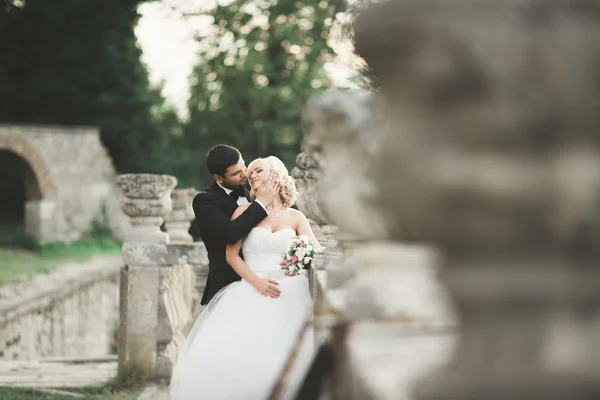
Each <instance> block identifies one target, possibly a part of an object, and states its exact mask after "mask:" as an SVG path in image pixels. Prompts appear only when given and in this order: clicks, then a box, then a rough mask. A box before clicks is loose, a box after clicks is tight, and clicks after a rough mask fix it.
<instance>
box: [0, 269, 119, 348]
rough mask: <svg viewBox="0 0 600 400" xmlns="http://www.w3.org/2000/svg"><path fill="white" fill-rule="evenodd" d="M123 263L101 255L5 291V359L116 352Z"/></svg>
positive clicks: (0, 340)
mask: <svg viewBox="0 0 600 400" xmlns="http://www.w3.org/2000/svg"><path fill="white" fill-rule="evenodd" d="M118 282H119V260H118V259H115V258H108V257H97V258H94V259H93V260H91V261H90V262H88V263H86V264H85V265H81V264H72V265H67V266H64V267H61V268H60V269H58V270H56V271H52V272H51V273H49V274H44V275H38V276H36V277H34V278H33V279H32V280H31V281H29V282H26V283H21V284H15V285H11V284H7V285H4V286H3V287H2V288H1V290H0V360H37V359H41V358H64V357H71V358H72V357H78V358H93V357H103V356H107V355H109V354H111V351H112V350H113V349H114V347H113V346H115V345H116V344H117V343H115V342H114V340H115V339H116V337H115V333H116V332H115V331H116V328H117V324H118V320H119V307H118V303H119V283H118Z"/></svg>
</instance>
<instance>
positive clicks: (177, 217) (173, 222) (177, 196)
mask: <svg viewBox="0 0 600 400" xmlns="http://www.w3.org/2000/svg"><path fill="white" fill-rule="evenodd" d="M197 193H198V192H197V191H196V189H194V188H187V189H174V190H173V191H172V192H171V200H172V201H173V210H172V211H171V212H170V213H168V214H167V215H165V217H164V219H165V228H166V230H167V233H168V234H169V240H170V241H171V242H193V241H194V239H193V238H192V235H190V234H189V232H188V231H189V229H190V226H191V223H192V221H193V220H194V218H195V216H194V210H193V209H192V200H193V199H194V196H196V194H197Z"/></svg>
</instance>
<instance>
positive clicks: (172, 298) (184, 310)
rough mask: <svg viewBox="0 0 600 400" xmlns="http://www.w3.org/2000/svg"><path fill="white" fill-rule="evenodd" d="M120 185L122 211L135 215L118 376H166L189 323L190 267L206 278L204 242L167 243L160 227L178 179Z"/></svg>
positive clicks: (124, 279) (139, 179) (126, 253)
mask: <svg viewBox="0 0 600 400" xmlns="http://www.w3.org/2000/svg"><path fill="white" fill-rule="evenodd" d="M117 183H118V185H119V186H120V187H121V189H122V190H123V193H124V195H125V196H124V198H123V200H122V208H123V211H124V212H125V213H126V214H127V215H129V216H130V217H131V219H132V230H131V232H128V233H127V235H126V239H125V242H124V243H123V261H124V264H125V265H124V267H123V268H122V270H121V282H120V286H121V291H120V326H119V374H127V373H134V374H136V375H138V376H143V377H151V378H168V377H169V376H170V374H171V368H172V366H173V363H174V361H175V358H176V356H177V353H178V349H179V346H180V345H181V343H182V340H183V339H182V335H183V331H184V330H185V325H186V324H187V323H189V322H190V318H189V313H190V312H191V307H192V304H191V303H192V302H193V301H192V298H193V296H192V295H191V293H190V291H191V290H192V289H191V287H192V285H194V280H195V279H194V278H193V276H191V275H190V274H189V270H188V268H193V269H194V270H195V272H196V273H197V275H198V276H199V277H200V279H202V278H203V277H205V275H206V269H207V264H208V263H207V260H206V249H205V247H204V245H203V244H202V243H186V242H174V243H168V236H167V234H165V233H164V232H161V231H160V230H159V227H160V225H161V223H162V217H164V216H165V215H166V214H167V213H168V212H170V211H171V202H172V200H171V190H172V189H173V187H175V185H176V183H177V180H176V179H175V178H174V177H172V176H167V175H150V174H128V175H120V176H119V177H118V178H117ZM180 264H182V265H189V267H187V266H186V267H181V266H179V267H178V266H177V265H180ZM174 266H175V267H174ZM202 285H203V284H202V283H200V286H202Z"/></svg>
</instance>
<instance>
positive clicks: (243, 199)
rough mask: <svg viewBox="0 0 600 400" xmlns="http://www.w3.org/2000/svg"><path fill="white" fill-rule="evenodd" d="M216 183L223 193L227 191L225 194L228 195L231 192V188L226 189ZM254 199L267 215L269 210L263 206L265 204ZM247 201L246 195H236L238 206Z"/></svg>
mask: <svg viewBox="0 0 600 400" xmlns="http://www.w3.org/2000/svg"><path fill="white" fill-rule="evenodd" d="M217 185H219V187H220V188H221V189H223V190H224V191H225V193H227V196H229V194H230V193H231V192H233V190H231V189H227V188H226V187H224V186H222V185H221V184H220V183H219V182H217ZM254 201H255V202H257V203H258V204H260V206H261V207H262V208H263V209H264V210H265V212H266V213H267V215H269V212H268V211H267V207H265V205H264V204H263V203H262V202H261V201H260V200H258V199H255V200H254ZM247 203H248V199H247V198H246V196H241V197H238V199H237V204H238V206H241V205H242V204H247Z"/></svg>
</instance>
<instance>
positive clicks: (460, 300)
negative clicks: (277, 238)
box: [355, 0, 600, 400]
mask: <svg viewBox="0 0 600 400" xmlns="http://www.w3.org/2000/svg"><path fill="white" fill-rule="evenodd" d="M451 3H452V4H451V6H450V5H449V2H448V1H446V0H409V1H387V2H383V3H379V4H376V5H373V6H371V7H370V8H369V9H368V10H366V11H364V12H363V13H362V15H360V16H359V18H358V19H357V20H356V24H355V37H356V47H357V49H358V51H359V53H360V55H361V56H362V57H363V58H364V59H365V60H366V62H367V63H368V64H369V67H370V69H371V71H372V72H373V74H374V75H375V76H376V77H377V81H378V82H379V83H380V85H381V91H380V93H381V95H382V96H383V97H384V98H385V100H386V113H387V115H388V117H389V119H390V125H391V128H390V129H388V130H386V131H385V132H384V135H383V137H382V140H381V149H380V150H379V152H378V154H377V157H376V158H374V168H376V169H379V170H380V171H384V170H388V171H393V179H390V178H389V175H387V176H386V175H385V174H381V173H380V174H374V175H373V176H374V177H377V178H376V184H377V188H378V191H379V192H380V193H381V194H382V195H383V197H385V198H394V197H396V196H402V195H403V194H406V195H405V196H403V197H402V200H403V201H398V202H396V203H394V204H388V205H387V206H386V208H385V215H386V216H387V218H388V220H389V221H395V222H397V221H403V224H404V225H405V226H406V227H408V228H409V229H411V230H413V231H415V232H418V234H419V235H420V237H421V238H422V239H423V240H426V241H427V242H429V243H433V244H435V245H436V246H437V247H438V248H439V249H440V250H441V251H442V252H443V254H444V258H445V261H444V265H445V272H444V280H445V282H446V283H447V284H448V287H449V288H450V290H451V293H452V295H453V297H454V299H455V301H456V304H457V307H458V311H459V314H460V318H461V320H462V331H461V336H460V341H459V344H458V347H457V349H456V352H455V354H454V356H453V359H452V361H451V362H450V363H449V364H448V365H447V367H445V368H443V369H441V370H440V372H439V373H438V374H436V375H434V376H432V377H431V378H429V379H425V380H424V381H423V382H422V384H421V385H419V387H418V390H417V397H418V398H419V399H420V400H434V399H435V400H438V399H439V400H442V399H473V400H474V399H512V400H521V399H522V400H525V399H592V398H600V379H599V377H598V371H599V370H598V359H599V354H598V345H597V326H598V324H597V321H598V320H599V318H598V317H599V316H600V313H599V312H598V310H599V308H600V271H599V270H598V264H599V261H600V250H599V249H600V246H598V239H599V238H600V208H599V207H598V204H600V141H599V140H598V131H599V129H600V113H598V104H600V92H599V91H598V90H596V89H593V88H597V87H599V84H600V73H599V72H598V68H597V60H598V59H600V41H599V39H600V24H599V21H598V11H599V10H600V9H599V8H598V4H597V2H594V1H591V0H572V1H571V0H556V1H543V2H540V1H535V0H522V1H484V0H475V1H473V0H457V1H453V2H451Z"/></svg>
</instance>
